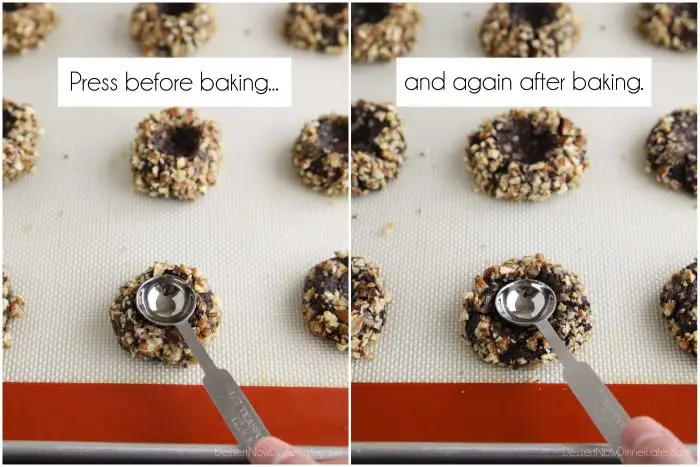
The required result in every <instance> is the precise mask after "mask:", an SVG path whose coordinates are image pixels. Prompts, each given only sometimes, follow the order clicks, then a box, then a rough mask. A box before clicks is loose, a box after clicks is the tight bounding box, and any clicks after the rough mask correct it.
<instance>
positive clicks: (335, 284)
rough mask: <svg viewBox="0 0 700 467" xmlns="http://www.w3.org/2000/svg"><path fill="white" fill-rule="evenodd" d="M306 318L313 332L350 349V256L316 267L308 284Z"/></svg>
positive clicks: (341, 255) (339, 255) (340, 255)
mask: <svg viewBox="0 0 700 467" xmlns="http://www.w3.org/2000/svg"><path fill="white" fill-rule="evenodd" d="M302 315H303V317H304V320H305V321H306V323H307V324H308V326H309V329H310V330H311V332H312V333H313V334H315V335H317V336H320V337H323V338H326V339H331V340H334V341H335V342H336V346H337V348H338V350H345V349H347V347H348V256H347V253H344V252H337V253H336V256H335V257H333V258H330V259H328V260H326V261H323V262H321V263H319V264H317V265H316V266H314V267H313V268H312V269H311V270H310V271H309V273H308V274H307V276H306V280H305V282H304V296H303V299H302Z"/></svg>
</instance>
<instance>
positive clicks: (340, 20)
mask: <svg viewBox="0 0 700 467" xmlns="http://www.w3.org/2000/svg"><path fill="white" fill-rule="evenodd" d="M283 31H284V36H285V37H286V38H287V40H288V41H289V43H290V44H292V45H293V46H295V47H298V48H300V49H308V50H316V51H319V52H325V53H333V54H335V53H341V52H342V51H343V50H345V48H346V47H347V45H348V4H347V3H290V4H289V7H288V8H287V13H286V15H285V18H284V27H283Z"/></svg>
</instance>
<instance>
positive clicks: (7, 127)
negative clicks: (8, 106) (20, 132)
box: [2, 110, 17, 139]
mask: <svg viewBox="0 0 700 467" xmlns="http://www.w3.org/2000/svg"><path fill="white" fill-rule="evenodd" d="M16 121H17V117H15V116H14V115H12V114H11V113H10V112H9V111H8V110H3V111H2V137H3V139H4V138H7V137H8V136H9V135H10V131H12V127H13V126H15V122H16Z"/></svg>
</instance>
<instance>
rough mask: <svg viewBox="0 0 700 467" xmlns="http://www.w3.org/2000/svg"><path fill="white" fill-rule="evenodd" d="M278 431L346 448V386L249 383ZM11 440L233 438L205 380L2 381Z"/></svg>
mask: <svg viewBox="0 0 700 467" xmlns="http://www.w3.org/2000/svg"><path fill="white" fill-rule="evenodd" d="M243 392H245V394H246V396H247V397H248V398H249V399H250V401H251V403H252V404H253V406H254V407H255V410H256V412H258V415H260V417H261V418H262V419H263V420H264V421H265V424H266V425H267V427H268V429H269V430H270V432H271V433H272V434H274V435H275V436H278V437H280V438H283V439H285V440H287V441H288V442H290V443H292V444H300V445H307V446H309V445H310V446H347V444H348V431H347V427H348V410H347V407H348V390H347V389H346V388H310V387H261V386H249V387H244V388H243ZM3 429H4V435H3V436H4V439H5V440H6V441H10V440H12V441H20V440H21V441H74V442H76V441H78V442H79V441H93V442H121V443H140V442H144V443H186V444H189V443H192V444H233V439H232V436H231V434H230V432H229V431H228V428H227V427H226V424H225V423H224V421H223V419H222V418H221V416H220V415H219V413H218V412H217V411H216V408H215V407H214V405H213V404H212V403H211V401H210V400H209V396H208V395H207V392H206V390H205V389H204V387H203V386H182V385H157V384H104V383H99V384H82V383H23V382H6V383H3Z"/></svg>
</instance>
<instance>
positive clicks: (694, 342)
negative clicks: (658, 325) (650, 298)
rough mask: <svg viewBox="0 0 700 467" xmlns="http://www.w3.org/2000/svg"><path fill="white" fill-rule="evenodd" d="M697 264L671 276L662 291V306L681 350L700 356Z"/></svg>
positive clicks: (695, 262) (694, 263) (692, 264)
mask: <svg viewBox="0 0 700 467" xmlns="http://www.w3.org/2000/svg"><path fill="white" fill-rule="evenodd" d="M697 275H698V263H697V261H694V262H693V263H691V264H689V265H688V266H686V267H685V268H683V269H681V270H680V271H678V272H677V273H675V274H674V275H673V277H671V279H670V280H669V281H668V282H667V283H666V285H665V286H664V288H663V290H662V291H661V307H662V309H663V316H664V318H665V319H666V321H667V323H668V327H669V329H670V330H671V332H672V333H673V336H674V338H675V339H676V343H677V344H678V347H679V348H680V349H682V350H685V351H686V352H690V353H692V354H693V355H697V353H698V311H697V301H698V283H697Z"/></svg>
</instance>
